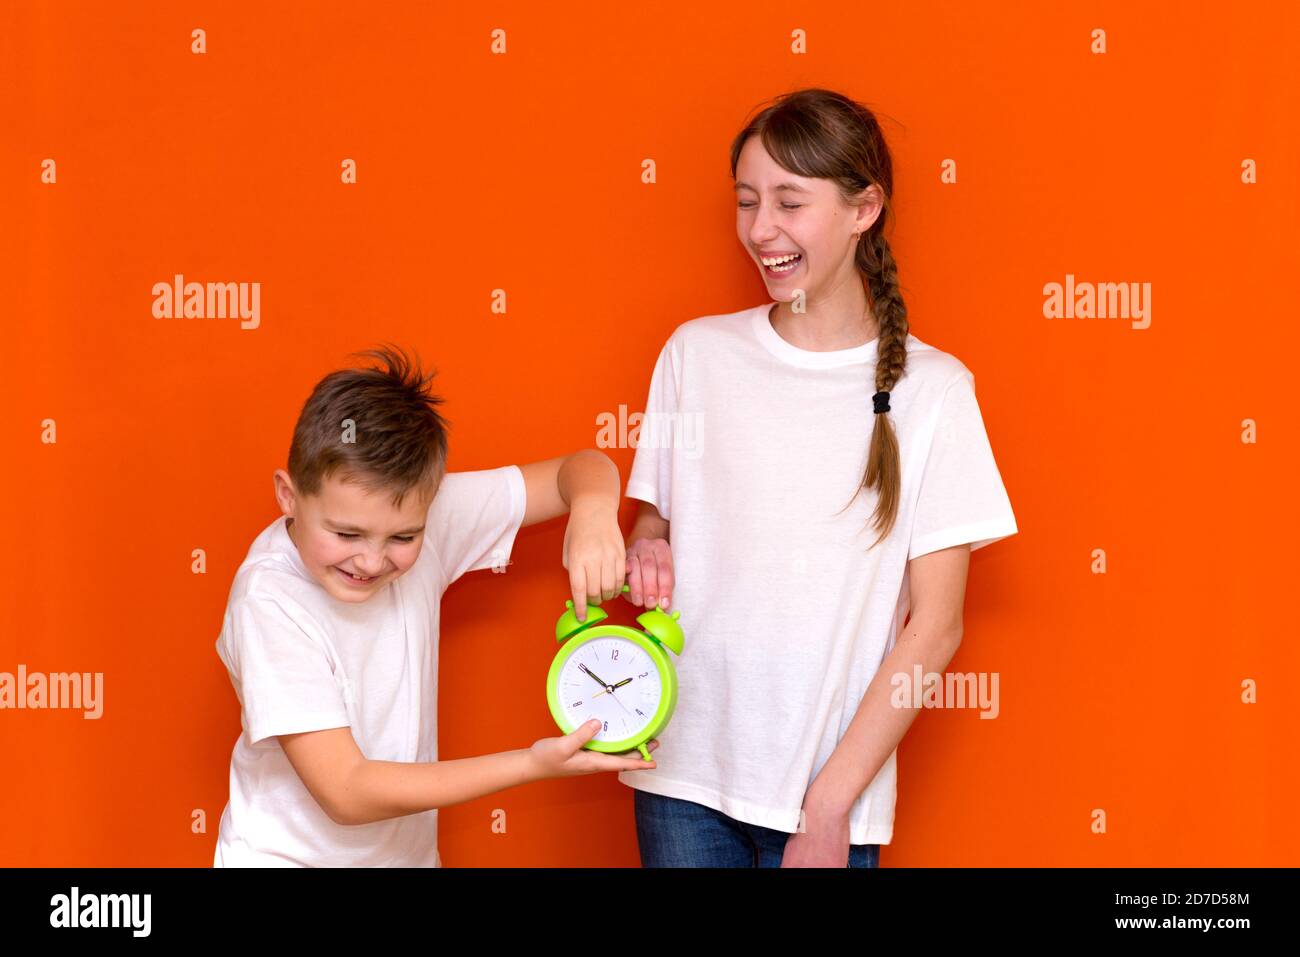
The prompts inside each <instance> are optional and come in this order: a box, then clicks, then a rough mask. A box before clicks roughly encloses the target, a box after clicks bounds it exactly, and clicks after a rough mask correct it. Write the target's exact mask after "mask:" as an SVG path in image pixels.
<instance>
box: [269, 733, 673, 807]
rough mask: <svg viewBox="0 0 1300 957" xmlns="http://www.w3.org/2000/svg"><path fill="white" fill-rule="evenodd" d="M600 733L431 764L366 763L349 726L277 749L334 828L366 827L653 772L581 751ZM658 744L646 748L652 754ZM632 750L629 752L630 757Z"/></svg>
mask: <svg viewBox="0 0 1300 957" xmlns="http://www.w3.org/2000/svg"><path fill="white" fill-rule="evenodd" d="M599 729H600V722H598V721H595V720H592V721H588V722H587V723H586V724H584V725H582V726H581V727H579V728H578V729H576V730H575V731H573V732H572V733H570V734H567V735H564V736H563V737H558V738H542V739H541V740H540V741H538V742H536V743H535V744H533V746H532V747H531V748H521V749H519V750H517V751H502V752H499V753H497V754H482V755H478V756H477V757H472V758H457V759H455V760H453V761H434V762H432V763H429V762H425V763H409V764H408V763H406V762H403V761H370V760H368V759H367V758H366V757H365V755H363V754H362V753H361V749H360V748H359V747H357V742H356V739H355V738H353V737H352V729H351V728H329V729H327V730H323V731H304V732H302V733H301V734H282V735H280V736H279V739H280V746H281V747H282V748H284V753H285V754H286V755H287V756H288V758H289V763H290V764H292V765H293V769H294V770H295V771H296V772H298V777H299V778H301V779H302V783H303V784H304V785H306V787H307V790H308V791H310V792H311V796H312V797H314V798H315V799H316V803H317V804H318V805H320V808H321V810H322V811H324V812H325V813H326V815H328V816H329V819H330V820H331V821H333V822H334V823H335V824H370V823H372V822H374V821H386V820H388V819H389V818H394V817H402V816H403V815H406V814H418V813H420V812H421V811H429V810H432V809H433V808H439V807H446V806H447V805H449V804H459V803H460V802H462V801H469V800H472V799H473V798H477V797H482V796H483V795H485V794H491V793H492V792H494V791H501V790H504V789H505V788H509V787H514V786H515V785H516V784H526V783H528V782H530V781H540V780H542V779H543V778H556V777H569V776H571V775H576V774H593V773H595V772H598V771H638V770H649V769H651V768H653V767H655V762H654V761H643V760H642V759H641V758H640V756H637V757H635V758H632V757H623V756H622V755H617V754H602V753H600V752H597V751H587V750H584V749H583V747H582V746H583V745H584V744H585V743H586V742H587V741H589V740H590V739H591V737H592V735H594V734H595V733H596V732H597V731H598V730H599ZM658 746H659V742H658V741H655V740H651V741H650V742H648V743H647V745H646V747H647V748H648V749H649V750H651V751H653V750H654V749H655V748H657V747H658ZM629 753H631V752H629Z"/></svg>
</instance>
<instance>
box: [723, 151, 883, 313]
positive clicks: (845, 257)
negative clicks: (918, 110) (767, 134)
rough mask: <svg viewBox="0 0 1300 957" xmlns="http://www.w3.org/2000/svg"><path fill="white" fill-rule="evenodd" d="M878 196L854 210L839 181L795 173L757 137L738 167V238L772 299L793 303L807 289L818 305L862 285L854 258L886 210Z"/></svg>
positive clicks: (869, 195)
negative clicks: (842, 290)
mask: <svg viewBox="0 0 1300 957" xmlns="http://www.w3.org/2000/svg"><path fill="white" fill-rule="evenodd" d="M878 193H879V187H876V186H871V187H868V188H867V189H866V190H864V191H863V193H862V194H860V201H861V205H859V206H851V205H849V204H848V203H847V202H845V200H844V197H843V194H842V193H841V192H840V190H839V188H838V187H837V186H836V185H835V183H833V182H832V181H831V180H829V179H817V178H811V177H805V176H799V175H797V174H795V173H791V172H789V171H788V170H786V169H784V168H783V167H781V166H779V165H778V164H777V162H776V160H774V159H773V158H772V156H771V155H770V154H769V153H768V152H767V150H766V148H764V146H763V141H762V138H761V137H759V136H751V137H750V138H749V140H748V141H746V143H745V145H744V147H743V148H742V149H741V152H740V158H739V160H738V161H737V163H736V234H737V236H739V238H740V242H741V244H742V245H743V246H744V247H745V249H746V250H747V251H748V253H749V255H750V257H751V258H752V259H753V260H754V263H755V264H756V265H757V266H758V270H759V273H760V274H761V275H762V277H763V281H764V282H765V283H766V284H767V290H768V293H769V295H771V297H772V298H773V299H774V300H777V301H778V302H789V301H790V300H791V299H793V298H794V296H795V292H796V291H797V290H803V292H804V293H805V295H806V297H807V298H808V299H809V300H811V301H814V302H817V301H823V300H828V299H831V298H833V293H834V292H835V291H836V290H838V289H840V288H842V287H843V286H844V285H846V284H849V283H857V284H859V285H861V282H862V279H861V275H860V274H859V272H858V270H857V267H856V265H855V264H854V254H855V252H856V249H857V243H858V238H859V236H860V234H861V233H863V232H865V231H866V230H867V229H868V228H869V227H870V226H871V224H872V223H874V222H875V221H876V217H877V216H878V215H879V213H880V204H879V203H878V202H876V201H875V197H876V195H877V194H878ZM790 257H793V258H790ZM765 260H766V261H765ZM774 260H777V261H776V262H774Z"/></svg>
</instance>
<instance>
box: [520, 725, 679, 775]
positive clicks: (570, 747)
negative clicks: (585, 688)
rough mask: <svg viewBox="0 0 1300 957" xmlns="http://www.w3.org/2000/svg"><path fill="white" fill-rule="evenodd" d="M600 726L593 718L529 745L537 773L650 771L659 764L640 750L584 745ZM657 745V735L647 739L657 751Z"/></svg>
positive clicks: (648, 746)
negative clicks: (613, 750) (593, 748)
mask: <svg viewBox="0 0 1300 957" xmlns="http://www.w3.org/2000/svg"><path fill="white" fill-rule="evenodd" d="M599 730H600V722H599V721H598V720H596V719H595V718H592V719H591V720H590V721H588V722H586V723H585V724H582V725H579V726H578V727H577V728H576V729H574V730H573V731H572V732H570V733H569V734H566V735H564V737H562V738H542V739H541V740H540V741H537V742H536V743H534V744H533V746H532V747H531V748H529V749H528V756H529V760H530V761H531V762H532V765H533V769H534V771H535V772H536V774H537V776H538V777H542V778H565V777H572V776H574V775H577V774H595V773H597V772H598V771H648V770H650V769H651V768H654V767H656V765H655V762H654V761H646V760H644V759H643V758H642V757H641V755H640V753H639V752H637V751H625V752H623V754H604V753H602V752H600V751H588V750H586V749H585V748H583V745H584V744H586V743H587V742H588V741H590V740H591V739H592V738H593V737H594V736H595V734H596V732H597V731H599ZM657 747H659V741H658V740H657V739H655V738H651V739H650V740H649V741H647V742H646V750H647V751H653V750H655V749H656V748H657ZM631 755H636V756H635V757H631Z"/></svg>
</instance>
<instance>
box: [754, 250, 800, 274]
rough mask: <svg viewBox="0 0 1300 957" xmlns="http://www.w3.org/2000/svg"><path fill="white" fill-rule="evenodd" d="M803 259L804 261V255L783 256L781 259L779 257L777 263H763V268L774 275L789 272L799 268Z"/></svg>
mask: <svg viewBox="0 0 1300 957" xmlns="http://www.w3.org/2000/svg"><path fill="white" fill-rule="evenodd" d="M802 259H803V256H802V255H800V254H799V253H795V254H794V256H793V257H785V256H781V257H777V259H776V260H775V261H773V260H766V261H765V262H764V263H763V266H764V268H766V269H767V271H768V272H772V273H783V272H789V271H790V270H792V269H794V268H795V267H796V266H798V265H799V263H800V261H802Z"/></svg>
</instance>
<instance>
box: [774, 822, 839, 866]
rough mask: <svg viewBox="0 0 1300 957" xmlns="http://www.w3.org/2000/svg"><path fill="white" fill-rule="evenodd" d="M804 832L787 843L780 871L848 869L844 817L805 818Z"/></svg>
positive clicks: (798, 833) (796, 833)
mask: <svg viewBox="0 0 1300 957" xmlns="http://www.w3.org/2000/svg"><path fill="white" fill-rule="evenodd" d="M804 828H805V829H804V830H803V831H796V832H795V833H793V834H791V835H790V836H789V838H787V839H786V842H785V853H784V854H783V855H781V866H782V867H848V866H849V816H848V815H847V814H827V815H810V814H805V816H804Z"/></svg>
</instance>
